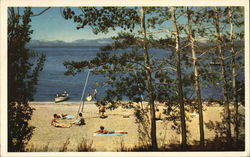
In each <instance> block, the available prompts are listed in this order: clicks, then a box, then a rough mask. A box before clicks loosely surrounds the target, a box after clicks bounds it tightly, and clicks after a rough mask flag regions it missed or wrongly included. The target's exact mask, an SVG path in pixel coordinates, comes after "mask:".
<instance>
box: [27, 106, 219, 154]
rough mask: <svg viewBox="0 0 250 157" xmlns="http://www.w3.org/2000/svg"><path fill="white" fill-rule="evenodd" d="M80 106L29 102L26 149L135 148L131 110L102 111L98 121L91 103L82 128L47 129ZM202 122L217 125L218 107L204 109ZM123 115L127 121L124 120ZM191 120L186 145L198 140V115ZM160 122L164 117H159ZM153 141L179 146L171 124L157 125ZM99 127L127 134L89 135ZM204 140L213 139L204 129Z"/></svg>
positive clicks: (104, 149) (212, 135)
mask: <svg viewBox="0 0 250 157" xmlns="http://www.w3.org/2000/svg"><path fill="white" fill-rule="evenodd" d="M79 104H80V102H61V103H56V104H55V103H54V102H30V105H31V107H33V108H35V110H34V113H33V116H32V119H31V121H30V125H32V126H35V127H36V128H35V131H34V134H33V136H32V139H31V140H30V141H29V143H28V145H27V148H29V147H32V145H33V147H36V148H39V147H44V146H48V151H52V152H57V151H59V148H61V147H62V146H63V144H64V143H65V142H66V140H67V139H69V145H68V147H67V151H76V149H77V145H78V143H80V142H81V141H82V139H83V138H84V139H85V140H87V142H88V143H92V142H93V145H92V148H94V149H95V151H119V150H120V148H121V144H123V145H124V146H125V147H133V146H135V145H137V144H138V132H137V127H138V126H137V124H136V123H135V117H134V114H133V113H134V110H133V109H123V108H121V107H119V108H118V109H116V110H112V111H111V110H106V113H105V114H106V115H107V116H108V117H107V118H106V119H101V118H99V113H98V108H97V107H96V105H95V104H94V103H93V102H88V103H85V106H84V111H83V117H84V119H85V122H86V125H83V126H75V125H73V126H72V127H71V128H56V127H53V126H51V125H50V122H51V119H52V117H53V114H54V113H63V114H70V115H75V116H76V114H77V111H78V108H79ZM205 108H206V109H205V111H204V122H208V121H209V120H211V121H219V120H220V119H221V118H220V111H222V109H223V108H222V107H219V106H212V107H205ZM159 109H160V111H161V112H162V111H163V107H162V106H159ZM124 115H125V116H127V118H124ZM187 116H189V118H190V119H191V121H190V122H187V129H188V130H189V132H190V135H189V136H188V137H189V138H188V143H189V144H192V143H193V142H194V141H195V140H199V127H198V114H197V113H187ZM163 118H164V117H163ZM74 120H75V119H71V120H59V121H60V122H63V123H66V124H69V123H70V122H72V121H74ZM156 123H157V139H158V145H159V146H161V145H168V144H170V143H171V144H173V143H177V144H178V143H179V142H180V134H177V132H176V130H173V129H171V124H172V122H168V121H165V122H163V121H157V122H156ZM101 125H103V126H104V127H105V129H107V130H119V131H127V132H128V134H125V135H122V136H93V133H94V132H95V131H97V130H98V129H99V127H100V126H101ZM205 136H206V137H205V138H206V139H211V138H213V137H214V136H215V134H214V132H213V131H209V130H208V129H207V128H206V127H205Z"/></svg>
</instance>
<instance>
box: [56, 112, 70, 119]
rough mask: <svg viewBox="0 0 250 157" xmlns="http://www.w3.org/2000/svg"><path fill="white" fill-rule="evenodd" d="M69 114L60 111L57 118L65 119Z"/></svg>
mask: <svg viewBox="0 0 250 157" xmlns="http://www.w3.org/2000/svg"><path fill="white" fill-rule="evenodd" d="M55 114H56V113H55ZM67 115H68V114H63V113H59V114H56V118H60V119H64V118H65V117H66V116H67Z"/></svg>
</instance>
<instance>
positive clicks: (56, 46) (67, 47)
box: [27, 46, 102, 49]
mask: <svg viewBox="0 0 250 157" xmlns="http://www.w3.org/2000/svg"><path fill="white" fill-rule="evenodd" d="M100 47H102V46H28V47H27V48H31V49H32V48H100Z"/></svg>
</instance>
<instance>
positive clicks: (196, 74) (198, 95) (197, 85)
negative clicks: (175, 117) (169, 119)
mask: <svg viewBox="0 0 250 157" xmlns="http://www.w3.org/2000/svg"><path fill="white" fill-rule="evenodd" d="M190 11H191V10H189V9H188V8H187V14H188V29H189V39H190V44H191V49H192V56H193V68H194V81H195V90H196V99H197V101H198V109H199V128H200V147H201V149H203V148H204V126H203V111H202V101H201V90H200V82H199V72H198V63H197V57H196V51H195V47H194V44H195V37H194V32H193V29H192V13H191V12H190Z"/></svg>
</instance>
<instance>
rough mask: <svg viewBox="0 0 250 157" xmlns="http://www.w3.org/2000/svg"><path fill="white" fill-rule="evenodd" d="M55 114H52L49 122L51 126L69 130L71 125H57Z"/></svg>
mask: <svg viewBox="0 0 250 157" xmlns="http://www.w3.org/2000/svg"><path fill="white" fill-rule="evenodd" d="M56 119H57V114H54V116H53V118H52V120H51V125H52V126H54V127H61V128H70V127H71V125H66V124H64V123H59V122H58V121H57V120H56Z"/></svg>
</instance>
